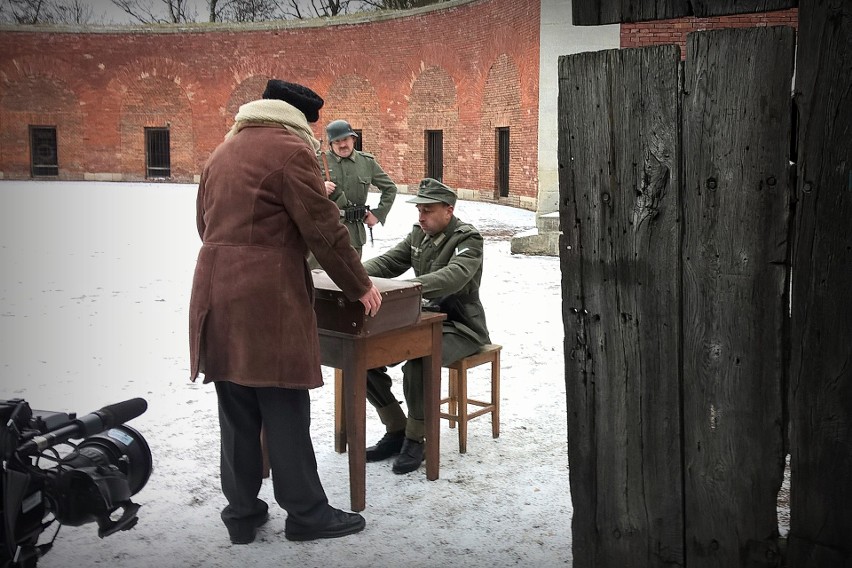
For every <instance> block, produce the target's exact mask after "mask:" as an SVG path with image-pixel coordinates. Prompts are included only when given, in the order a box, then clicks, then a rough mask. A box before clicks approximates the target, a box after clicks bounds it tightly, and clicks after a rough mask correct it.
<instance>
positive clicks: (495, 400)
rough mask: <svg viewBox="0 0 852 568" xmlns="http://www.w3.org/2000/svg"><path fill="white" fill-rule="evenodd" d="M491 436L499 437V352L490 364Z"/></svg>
mask: <svg viewBox="0 0 852 568" xmlns="http://www.w3.org/2000/svg"><path fill="white" fill-rule="evenodd" d="M491 406H492V407H493V410H491V436H492V437H494V438H498V437H500V352H499V351H497V353H495V354H494V360H493V361H492V362H491Z"/></svg>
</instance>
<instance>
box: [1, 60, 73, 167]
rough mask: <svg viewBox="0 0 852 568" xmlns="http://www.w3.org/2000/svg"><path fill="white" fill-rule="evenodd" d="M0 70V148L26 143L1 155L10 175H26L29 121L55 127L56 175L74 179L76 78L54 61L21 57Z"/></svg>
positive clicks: (28, 151) (28, 165) (33, 123)
mask: <svg viewBox="0 0 852 568" xmlns="http://www.w3.org/2000/svg"><path fill="white" fill-rule="evenodd" d="M12 63H13V65H9V66H7V67H6V68H4V69H2V70H0V125H2V128H0V148H26V149H27V150H26V151H25V152H16V153H15V154H14V155H10V156H8V157H4V162H5V163H7V164H8V167H9V169H10V170H12V171H15V172H17V175H16V176H14V177H19V178H24V177H29V171H30V163H29V159H30V149H29V148H30V140H29V127H30V125H34V126H36V125H41V126H55V127H56V139H57V140H56V142H57V153H58V163H59V176H58V177H59V179H79V178H80V177H81V175H80V173H79V172H80V171H81V170H82V169H84V165H83V163H84V159H85V154H84V153H83V151H82V148H83V145H82V144H81V140H82V139H83V137H84V136H83V128H84V124H83V113H82V112H81V110H80V106H81V105H80V100H81V97H80V92H79V90H80V88H81V85H82V83H80V82H79V81H77V80H76V79H74V78H73V77H65V76H62V74H61V73H57V72H55V71H54V70H56V69H61V68H62V66H61V65H60V64H59V62H58V61H56V60H53V59H51V58H46V57H32V58H21V59H19V60H16V61H13V62H12Z"/></svg>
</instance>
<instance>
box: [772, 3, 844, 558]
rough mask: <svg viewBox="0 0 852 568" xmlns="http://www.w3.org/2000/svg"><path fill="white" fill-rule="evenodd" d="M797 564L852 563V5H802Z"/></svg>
mask: <svg viewBox="0 0 852 568" xmlns="http://www.w3.org/2000/svg"><path fill="white" fill-rule="evenodd" d="M797 57H798V60H797V72H796V101H797V106H798V110H799V124H800V128H799V144H798V155H799V164H798V173H799V175H798V185H797V188H796V189H797V192H796V193H797V205H796V207H797V210H796V224H795V235H794V242H795V247H794V249H795V253H794V257H793V292H792V295H793V298H792V299H793V314H792V329H791V337H792V341H791V345H792V352H791V357H790V358H791V367H790V369H791V371H790V384H791V400H790V403H791V419H792V424H793V427H792V430H791V432H792V433H791V440H790V442H791V449H790V460H791V469H792V478H791V489H790V517H791V519H790V535H789V563H788V565H789V566H796V567H801V568H816V567H818V566H819V567H822V566H847V567H848V566H852V544H850V538H849V537H850V535H852V491H850V487H852V481H850V479H852V450H850V448H852V364H850V351H852V347H850V346H852V252H850V251H852V79H850V77H852V3H851V2H846V1H844V2H815V1H813V0H808V1H805V0H803V1H802V2H801V7H800V8H799V48H798V55H797Z"/></svg>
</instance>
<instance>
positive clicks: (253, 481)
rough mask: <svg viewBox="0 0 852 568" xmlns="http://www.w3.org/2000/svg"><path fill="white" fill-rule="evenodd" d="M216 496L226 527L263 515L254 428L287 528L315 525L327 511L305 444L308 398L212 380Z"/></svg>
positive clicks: (308, 441) (260, 467) (308, 437)
mask: <svg viewBox="0 0 852 568" xmlns="http://www.w3.org/2000/svg"><path fill="white" fill-rule="evenodd" d="M215 385H216V394H217V396H218V399H219V428H220V431H221V439H222V444H221V478H222V493H223V494H224V495H225V499H227V501H228V505H227V506H226V507H225V508H224V509H223V510H222V521H223V522H224V523H225V525H226V526H228V527H235V526H238V525H239V524H240V522H241V521H242V522H246V521H245V519H246V518H247V517H252V516H256V515H259V514H263V513H265V512H266V510H267V504H266V503H265V502H264V501H262V500H260V499H258V497H257V495H258V492H259V491H260V486H261V483H262V481H263V455H262V453H261V447H260V428H261V424H263V425H264V426H265V429H266V436H267V440H268V444H269V463H270V466H271V468H272V487H273V490H274V493H275V500H276V501H277V502H278V504H279V505H280V506H281V507H282V508H283V509H284V510H286V511H287V525H288V526H289V525H292V524H296V525H301V526H321V525H323V524H324V523H326V522H327V520H328V518H329V514H330V511H331V507H330V506H329V504H328V498H327V497H326V494H325V490H324V489H323V486H322V482H321V481H320V478H319V474H318V473H317V461H316V455H315V454H314V446H313V443H312V442H311V434H310V425H311V399H310V394H309V393H308V391H307V390H297V389H283V388H275V387H267V388H254V387H245V386H241V385H237V384H235V383H231V382H227V381H218V382H216V383H215Z"/></svg>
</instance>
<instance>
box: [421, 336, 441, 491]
mask: <svg viewBox="0 0 852 568" xmlns="http://www.w3.org/2000/svg"><path fill="white" fill-rule="evenodd" d="M442 336H443V325H442V322H441V321H440V320H439V321H437V322H436V323H433V324H432V355H431V356H429V357H424V358H423V390H424V393H423V401H424V414H425V416H424V420H425V422H426V424H425V426H426V479H428V480H430V481H434V480H436V479H438V471H439V470H440V459H441V428H440V422H439V421H440V400H441V351H442Z"/></svg>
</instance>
